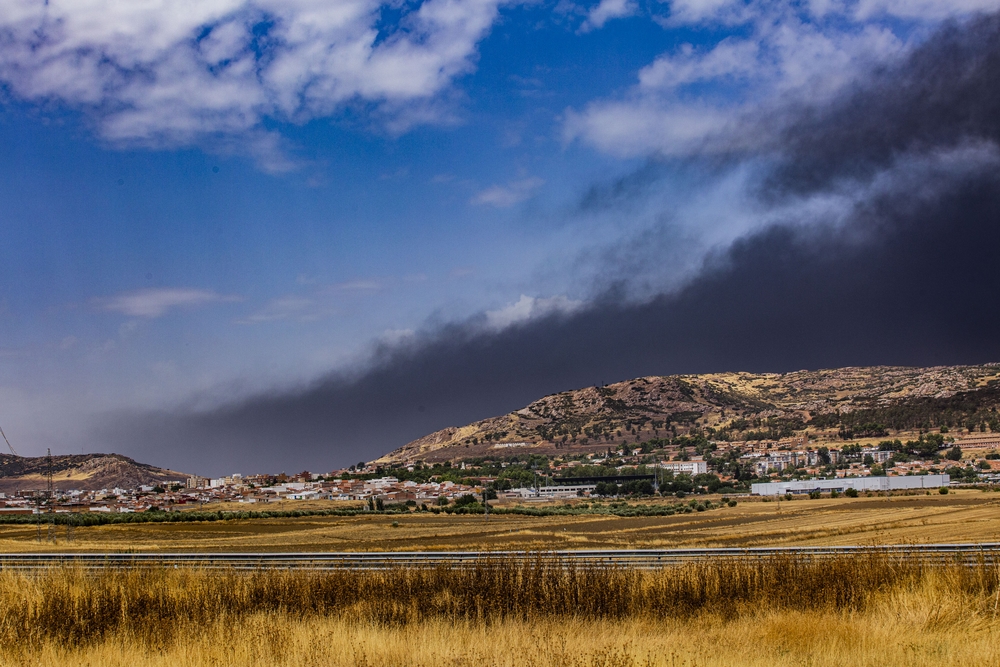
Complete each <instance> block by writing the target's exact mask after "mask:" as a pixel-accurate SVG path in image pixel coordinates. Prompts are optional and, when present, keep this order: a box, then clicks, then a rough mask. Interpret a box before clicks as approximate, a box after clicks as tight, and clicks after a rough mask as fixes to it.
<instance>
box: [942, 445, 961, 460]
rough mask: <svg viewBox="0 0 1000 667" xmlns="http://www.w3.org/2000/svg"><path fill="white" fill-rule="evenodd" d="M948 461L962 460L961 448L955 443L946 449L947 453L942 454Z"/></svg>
mask: <svg viewBox="0 0 1000 667" xmlns="http://www.w3.org/2000/svg"><path fill="white" fill-rule="evenodd" d="M944 457H945V458H946V459H948V460H949V461H961V460H962V448H961V447H959V446H958V445H955V446H954V447H952V448H951V449H949V450H948V453H947V454H945V455H944Z"/></svg>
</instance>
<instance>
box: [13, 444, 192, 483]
mask: <svg viewBox="0 0 1000 667" xmlns="http://www.w3.org/2000/svg"><path fill="white" fill-rule="evenodd" d="M51 460H52V484H53V487H54V488H56V489H60V490H67V489H80V490H96V489H110V488H115V487H120V488H125V489H132V488H135V487H138V486H141V485H150V484H153V485H155V484H161V483H163V482H169V481H174V480H178V481H183V480H185V479H186V478H187V477H188V475H187V474H185V473H182V472H178V471H176V470H168V469H166V468H159V467H157V466H153V465H149V464H147V463H139V462H137V461H135V460H134V459H131V458H129V457H127V456H123V455H122V454H96V453H95V454H62V455H52V457H51ZM48 469H49V457H47V456H16V455H14V454H0V491H2V492H11V491H17V490H21V491H29V490H36V489H45V488H46V486H47V479H46V474H47V472H48Z"/></svg>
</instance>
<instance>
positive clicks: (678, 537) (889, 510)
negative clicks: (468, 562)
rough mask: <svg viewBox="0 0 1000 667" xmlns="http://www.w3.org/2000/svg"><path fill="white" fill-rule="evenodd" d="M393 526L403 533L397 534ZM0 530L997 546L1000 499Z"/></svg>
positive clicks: (34, 534) (416, 543)
mask: <svg viewBox="0 0 1000 667" xmlns="http://www.w3.org/2000/svg"><path fill="white" fill-rule="evenodd" d="M393 522H396V523H397V524H398V525H396V526H393ZM38 533H39V531H38V530H37V529H36V528H35V527H34V526H7V525H3V526H0V551H7V552H19V551H48V550H52V549H53V548H58V549H59V550H67V551H73V550H86V551H118V550H123V549H130V550H140V551H419V550H425V549H430V550H479V549H491V550H501V549H525V550H540V549H601V548H636V549H638V548H679V547H729V546H797V545H798V546H810V545H814V546H818V545H854V544H860V545H866V544H905V543H931V542H937V543H943V542H990V541H996V542H1000V494H996V493H991V492H982V491H976V490H963V491H958V492H953V493H950V494H948V495H945V496H942V495H938V494H936V493H935V494H933V495H929V496H928V495H912V496H906V495H899V496H892V497H889V498H886V497H864V496H862V497H859V498H845V497H841V498H833V499H831V498H822V499H817V500H809V499H805V498H802V499H796V500H794V501H782V502H774V501H772V502H761V501H760V500H759V499H755V500H744V499H741V500H740V502H739V504H738V505H737V506H736V507H723V508H722V509H713V510H710V511H706V512H692V513H690V514H677V515H674V516H663V517H610V516H596V515H591V516H588V515H582V516H548V517H533V516H519V515H502V516H492V517H491V518H490V519H489V521H486V520H485V519H484V518H483V517H482V516H476V515H452V516H449V515H444V514H430V513H422V512H421V513H413V514H409V515H402V516H399V515H367V516H356V517H336V516H325V517H296V518H282V519H255V520H227V521H215V522H196V523H147V524H134V525H111V526H93V527H78V528H76V529H74V530H73V531H72V535H71V537H72V539H71V540H70V539H69V537H70V534H69V533H68V531H67V530H66V529H65V527H57V528H56V529H55V530H53V531H52V533H51V537H52V538H54V542H52V541H48V539H49V536H50V533H49V532H48V531H47V530H46V529H45V528H44V527H43V528H42V530H41V536H42V541H41V542H39V541H38Z"/></svg>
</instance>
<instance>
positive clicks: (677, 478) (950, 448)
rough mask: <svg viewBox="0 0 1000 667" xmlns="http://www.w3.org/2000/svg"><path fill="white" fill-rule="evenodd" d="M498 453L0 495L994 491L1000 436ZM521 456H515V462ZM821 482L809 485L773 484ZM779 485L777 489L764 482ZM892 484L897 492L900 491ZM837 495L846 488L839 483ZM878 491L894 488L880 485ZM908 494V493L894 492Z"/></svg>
mask: <svg viewBox="0 0 1000 667" xmlns="http://www.w3.org/2000/svg"><path fill="white" fill-rule="evenodd" d="M517 445H518V446H517V447H513V446H510V444H509V443H498V444H496V445H494V447H495V449H496V450H497V454H496V455H495V456H492V457H478V458H475V459H471V460H468V461H460V462H458V463H454V464H453V463H452V462H450V461H445V462H444V463H434V464H428V463H424V462H414V463H413V464H409V465H392V466H385V465H376V464H374V463H364V462H362V463H358V464H356V465H352V466H349V467H347V468H343V469H338V470H334V471H331V472H329V473H325V474H321V473H311V472H300V473H297V474H291V475H288V474H285V473H281V474H253V475H243V474H238V473H237V474H232V475H228V476H225V477H219V478H207V477H199V476H189V477H187V478H184V479H175V480H165V481H162V482H159V483H156V484H145V485H140V486H138V487H136V488H109V489H98V490H87V489H72V488H52V489H51V491H49V490H48V489H39V488H29V486H30V485H26V487H25V488H23V489H19V490H16V491H14V492H8V493H0V515H3V514H28V513H39V512H144V511H182V510H191V509H205V508H212V507H215V506H219V504H221V503H236V504H242V505H247V506H263V505H265V504H268V503H275V502H279V501H308V500H325V501H345V502H349V503H353V504H354V505H357V504H358V503H360V504H361V507H368V508H371V509H376V508H378V509H381V508H383V507H386V506H390V505H397V506H398V505H405V506H409V508H411V509H414V510H418V509H428V508H434V509H438V508H442V507H447V506H449V505H453V504H455V503H459V504H461V503H468V502H470V500H472V499H481V498H482V497H483V495H484V494H485V495H487V496H488V497H489V498H490V499H491V500H494V501H495V502H496V503H499V504H504V503H510V502H532V501H550V500H553V499H571V498H579V497H597V496H631V497H642V496H654V495H662V496H667V495H670V496H673V497H677V498H683V497H684V496H685V495H688V494H708V493H714V494H728V495H744V494H750V493H758V494H760V493H771V494H773V493H777V492H778V491H777V489H779V488H780V489H781V493H784V492H785V490H789V491H792V492H809V491H813V490H814V489H815V490H819V489H820V488H821V487H822V488H824V489H830V488H835V487H834V486H831V485H830V484H826V483H824V484H819V483H818V482H819V481H822V480H837V479H852V478H874V477H879V478H884V477H889V478H894V477H912V476H935V481H936V480H937V479H939V478H940V476H941V475H947V477H946V478H943V479H946V480H947V482H946V483H950V484H952V485H963V484H964V485H968V484H978V483H986V484H993V483H997V482H1000V434H995V433H992V432H989V433H971V432H970V433H965V434H963V435H960V436H958V437H950V438H946V437H945V436H944V435H943V434H940V433H930V434H919V435H918V436H917V437H916V439H915V440H908V441H907V442H905V443H904V442H902V441H901V440H899V439H895V440H882V441H880V442H872V443H867V444H861V443H848V444H843V445H840V446H839V447H838V446H831V445H830V444H829V443H827V444H821V445H820V444H817V443H815V442H811V441H810V440H809V438H808V437H807V436H796V437H789V438H783V439H780V440H772V441H766V440H759V441H745V442H741V443H735V442H723V441H710V440H707V439H705V438H704V437H700V438H699V437H689V436H682V437H680V438H676V439H673V440H658V439H654V440H650V441H647V442H643V443H636V444H634V445H628V444H622V445H620V446H618V447H617V448H610V447H609V448H608V449H607V451H606V452H604V453H601V454H597V453H593V452H590V453H585V454H576V455H574V454H569V453H567V454H565V455H561V456H555V457H550V456H544V455H533V454H530V453H528V451H530V446H522V445H523V443H517ZM512 452H517V453H512ZM809 480H815V481H817V483H816V484H808V483H806V484H801V483H799V484H793V485H788V484H786V485H785V486H779V485H778V484H780V483H792V482H797V483H798V482H808V481H809ZM768 482H774V483H777V484H770V485H768V484H767V483H768ZM897 486H898V485H895V484H894V485H892V488H897ZM836 487H837V488H842V487H841V485H836ZM885 488H890V487H889V486H886V487H885ZM898 488H903V486H898Z"/></svg>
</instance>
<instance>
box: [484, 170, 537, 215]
mask: <svg viewBox="0 0 1000 667" xmlns="http://www.w3.org/2000/svg"><path fill="white" fill-rule="evenodd" d="M544 184H545V181H544V180H543V179H541V178H535V177H533V178H524V179H521V180H519V181H512V182H510V183H508V184H507V185H493V186H491V187H488V188H486V189H485V190H482V191H480V192H478V193H476V195H475V196H474V197H473V198H472V201H471V203H473V204H486V205H489V206H496V207H497V208H507V207H510V206H513V205H514V204H520V203H521V202H523V201H524V200H526V199H528V198H529V197H531V195H533V194H534V193H535V191H536V190H538V188H540V187H542V186H543V185H544Z"/></svg>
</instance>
